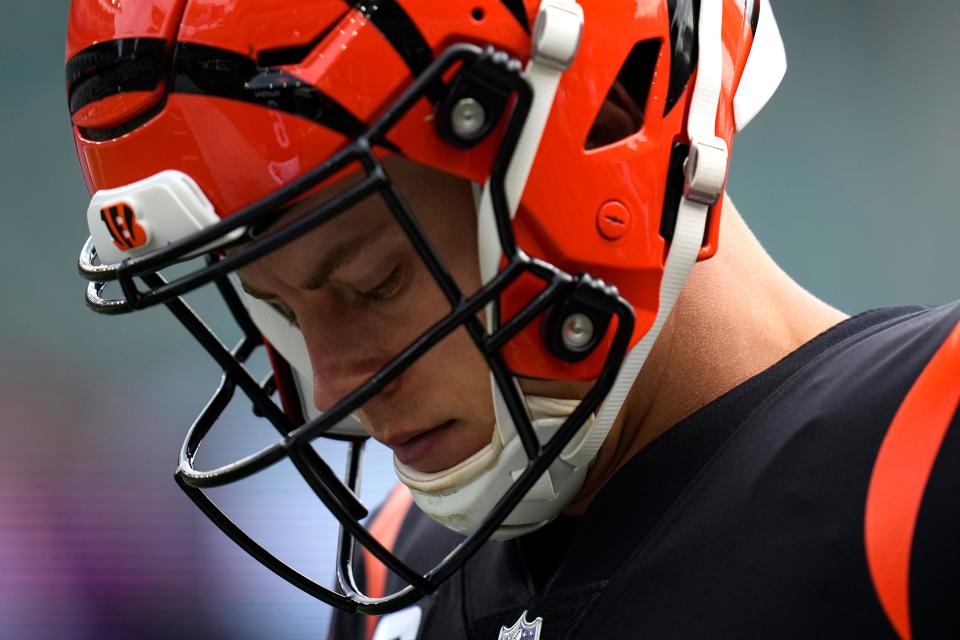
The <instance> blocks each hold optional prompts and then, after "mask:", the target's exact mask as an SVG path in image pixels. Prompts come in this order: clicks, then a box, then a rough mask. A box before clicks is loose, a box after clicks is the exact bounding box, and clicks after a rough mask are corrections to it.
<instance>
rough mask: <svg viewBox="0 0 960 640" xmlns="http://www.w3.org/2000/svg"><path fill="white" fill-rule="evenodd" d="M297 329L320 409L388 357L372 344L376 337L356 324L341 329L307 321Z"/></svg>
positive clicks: (350, 389)
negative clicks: (300, 334)
mask: <svg viewBox="0 0 960 640" xmlns="http://www.w3.org/2000/svg"><path fill="white" fill-rule="evenodd" d="M301 330H302V331H303V337H304V340H305V342H306V345H307V353H308V355H309V356H310V366H311V368H312V369H313V404H314V406H315V407H316V408H317V409H318V410H320V411H329V410H330V408H331V407H333V406H334V405H335V404H336V403H337V402H339V401H340V400H342V399H343V398H344V397H345V396H346V395H347V394H348V393H350V392H351V391H353V390H354V389H356V388H357V387H359V386H360V385H361V384H363V383H364V382H366V381H367V380H368V379H369V378H370V377H371V376H372V375H373V374H375V373H376V372H377V371H378V370H379V369H380V368H381V367H382V366H383V365H384V364H385V363H386V362H387V360H388V358H387V357H386V354H384V353H381V352H379V351H378V349H377V348H376V346H374V345H376V344H377V340H376V339H375V338H374V337H373V336H369V335H365V334H364V333H363V332H362V330H361V329H360V328H355V329H354V330H353V331H341V330H337V329H336V328H334V327H331V326H330V325H329V324H326V323H324V324H321V323H319V322H309V321H308V322H305V323H301Z"/></svg>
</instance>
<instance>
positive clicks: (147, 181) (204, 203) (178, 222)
mask: <svg viewBox="0 0 960 640" xmlns="http://www.w3.org/2000/svg"><path fill="white" fill-rule="evenodd" d="M218 222H220V216H218V215H217V212H216V211H215V210H214V208H213V205H212V204H211V203H210V200H208V199H207V197H206V196H205V195H204V193H203V191H202V190H201V189H200V187H199V185H197V183H196V182H195V181H194V180H193V178H191V177H190V176H188V175H187V174H185V173H183V172H182V171H174V170H169V171H161V172H160V173H157V174H154V175H152V176H150V177H149V178H144V179H143V180H139V181H137V182H132V183H130V184H128V185H125V186H122V187H117V188H116V189H101V190H100V191H97V192H96V193H95V194H94V195H93V198H92V199H91V200H90V205H89V207H87V226H88V227H89V228H90V236H91V237H92V238H93V246H95V247H96V248H97V255H98V256H99V258H100V263H101V264H116V263H118V262H120V261H121V260H123V259H124V258H129V257H134V256H139V255H143V254H144V253H147V252H149V251H152V250H155V249H159V248H161V247H164V246H166V245H168V244H171V243H173V242H176V241H178V240H182V239H183V238H186V237H187V236H190V235H192V234H193V233H196V232H197V231H200V230H202V229H205V228H207V227H210V226H213V225H214V224H216V223H218ZM242 234H243V229H242V228H241V229H236V230H234V231H232V232H230V233H229V234H227V235H226V236H225V237H223V238H221V239H219V240H218V241H216V242H215V243H211V244H210V245H208V246H205V247H203V248H201V249H199V250H198V251H196V252H195V254H200V253H203V252H205V251H209V250H210V249H211V248H213V247H215V246H220V245H223V244H226V243H229V242H232V241H233V240H235V239H236V238H238V237H240V235H242Z"/></svg>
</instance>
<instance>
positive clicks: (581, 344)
mask: <svg viewBox="0 0 960 640" xmlns="http://www.w3.org/2000/svg"><path fill="white" fill-rule="evenodd" d="M562 331H563V346H565V347H566V348H567V349H570V351H584V350H585V349H586V348H587V347H589V346H590V343H591V342H592V341H593V334H594V327H593V320H591V319H590V316H588V315H587V314H585V313H574V314H572V315H570V316H567V319H566V320H564V321H563V329H562Z"/></svg>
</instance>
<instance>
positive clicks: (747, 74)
mask: <svg viewBox="0 0 960 640" xmlns="http://www.w3.org/2000/svg"><path fill="white" fill-rule="evenodd" d="M758 10H759V11H760V15H759V16H758V20H757V32H756V33H755V34H754V36H753V46H752V48H751V49H750V56H749V57H748V58H747V64H746V66H745V67H744V68H743V75H742V76H741V77H740V86H739V87H737V94H736V96H734V98H733V116H734V120H735V121H736V124H737V131H738V132H739V131H742V130H743V128H744V127H746V126H747V125H748V124H750V121H751V120H753V118H754V117H755V116H756V115H757V114H758V113H760V110H761V109H763V107H764V106H766V104H767V102H769V101H770V98H772V97H773V94H774V93H776V91H777V87H779V86H780V83H781V81H783V76H784V75H785V74H786V73H787V53H786V51H785V49H784V46H783V38H782V37H781V36H780V28H779V27H778V26H777V19H776V18H774V17H773V8H772V7H771V6H770V2H769V0H761V1H760V8H759V9H758Z"/></svg>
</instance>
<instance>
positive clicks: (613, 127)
mask: <svg viewBox="0 0 960 640" xmlns="http://www.w3.org/2000/svg"><path fill="white" fill-rule="evenodd" d="M659 55H660V40H658V39H652V40H642V41H640V42H638V43H637V44H635V45H633V48H632V49H631V50H630V53H629V55H627V59H626V60H624V62H623V66H622V67H621V68H620V71H619V73H617V77H616V79H615V80H614V81H613V85H612V86H611V87H610V90H609V91H608V92H607V97H606V98H605V99H604V101H603V103H602V104H601V105H600V110H599V111H598V112H597V116H596V118H594V121H593V125H591V127H590V132H589V133H588V134H587V139H586V141H585V142H584V145H583V146H584V149H587V150H590V149H596V148H598V147H604V146H606V145H609V144H613V143H615V142H619V141H621V140H623V139H624V138H627V137H629V136H632V135H634V134H635V133H637V132H638V131H640V130H641V129H642V128H643V120H644V112H645V111H646V108H647V98H648V97H649V96H650V85H651V84H652V82H653V73H654V70H655V69H656V67H657V58H658V57H659Z"/></svg>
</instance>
